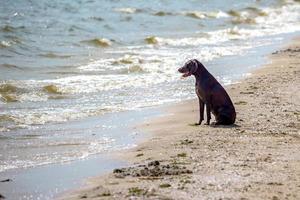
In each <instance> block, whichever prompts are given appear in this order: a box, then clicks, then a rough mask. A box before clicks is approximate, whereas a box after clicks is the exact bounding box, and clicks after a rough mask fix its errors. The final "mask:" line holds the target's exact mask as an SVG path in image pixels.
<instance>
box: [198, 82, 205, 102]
mask: <svg viewBox="0 0 300 200" xmlns="http://www.w3.org/2000/svg"><path fill="white" fill-rule="evenodd" d="M195 91H196V94H197V96H198V97H199V98H200V99H201V100H202V101H205V99H206V98H205V92H204V90H203V89H202V88H201V87H200V86H199V85H198V84H197V83H196V86H195Z"/></svg>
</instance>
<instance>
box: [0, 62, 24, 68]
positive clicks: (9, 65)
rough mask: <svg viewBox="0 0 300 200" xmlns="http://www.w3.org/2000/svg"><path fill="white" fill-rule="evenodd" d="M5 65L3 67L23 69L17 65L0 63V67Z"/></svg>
mask: <svg viewBox="0 0 300 200" xmlns="http://www.w3.org/2000/svg"><path fill="white" fill-rule="evenodd" d="M1 67H3V68H7V69H22V68H21V67H18V66H16V65H12V64H6V63H4V64H0V68H1Z"/></svg>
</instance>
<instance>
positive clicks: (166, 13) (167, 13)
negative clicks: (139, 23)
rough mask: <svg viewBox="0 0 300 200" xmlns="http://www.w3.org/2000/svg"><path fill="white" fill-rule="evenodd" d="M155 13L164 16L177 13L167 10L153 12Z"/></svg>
mask: <svg viewBox="0 0 300 200" xmlns="http://www.w3.org/2000/svg"><path fill="white" fill-rule="evenodd" d="M153 15H155V16H160V17H163V16H171V15H175V13H171V12H165V11H157V12H155V13H153Z"/></svg>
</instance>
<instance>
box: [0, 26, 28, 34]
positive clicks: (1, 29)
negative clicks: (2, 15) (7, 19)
mask: <svg viewBox="0 0 300 200" xmlns="http://www.w3.org/2000/svg"><path fill="white" fill-rule="evenodd" d="M20 29H25V26H19V27H13V26H10V25H5V26H4V27H1V28H0V31H2V32H10V33H12V32H16V31H17V30H20Z"/></svg>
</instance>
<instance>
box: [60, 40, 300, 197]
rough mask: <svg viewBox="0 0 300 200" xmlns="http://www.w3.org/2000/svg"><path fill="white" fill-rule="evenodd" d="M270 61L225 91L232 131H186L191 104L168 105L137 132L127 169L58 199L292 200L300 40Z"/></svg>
mask: <svg viewBox="0 0 300 200" xmlns="http://www.w3.org/2000/svg"><path fill="white" fill-rule="evenodd" d="M270 61H271V62H270V63H269V64H267V65H266V66H264V67H262V68H261V69H259V70H257V71H255V72H254V73H253V74H252V75H251V76H249V77H247V78H246V79H244V80H242V82H241V83H238V84H234V85H231V86H229V87H227V91H228V93H229V95H230V96H231V99H232V101H233V102H234V104H235V106H236V110H237V121H236V124H235V125H234V126H217V127H215V126H205V125H201V126H193V125H192V124H193V123H195V122H197V120H198V102H197V100H191V101H185V102H182V103H179V104H176V105H174V106H172V107H171V108H168V109H167V111H166V112H167V113H168V115H167V116H163V117H161V118H158V119H154V120H152V121H150V122H147V123H146V124H144V125H142V126H141V127H138V128H142V129H143V130H145V131H149V132H151V133H153V135H152V137H151V139H150V140H149V141H146V142H143V143H142V144H140V145H139V146H138V147H137V148H135V149H134V150H130V151H129V152H127V153H119V156H120V157H121V158H124V159H127V160H129V161H130V163H131V167H129V168H122V169H115V170H114V172H113V173H111V174H107V175H105V176H101V177H98V178H94V179H92V180H91V181H90V184H89V186H88V187H87V188H85V189H80V190H79V191H75V192H72V193H71V194H68V195H67V196H64V197H63V199H273V200H276V199H300V131H299V130H300V92H299V91H300V40H299V39H298V40H295V41H293V44H292V45H290V46H289V47H286V48H283V49H282V50H280V51H277V52H274V53H273V54H272V55H270ZM241 62H242V61H241Z"/></svg>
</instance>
